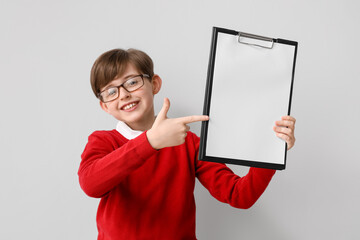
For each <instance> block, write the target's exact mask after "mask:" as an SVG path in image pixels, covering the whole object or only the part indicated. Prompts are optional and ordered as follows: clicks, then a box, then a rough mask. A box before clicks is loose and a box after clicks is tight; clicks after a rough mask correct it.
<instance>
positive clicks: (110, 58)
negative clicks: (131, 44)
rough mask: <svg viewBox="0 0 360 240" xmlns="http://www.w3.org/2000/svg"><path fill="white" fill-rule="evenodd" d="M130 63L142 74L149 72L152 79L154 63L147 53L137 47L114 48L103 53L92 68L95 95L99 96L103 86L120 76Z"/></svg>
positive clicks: (91, 74) (91, 76) (91, 77)
mask: <svg viewBox="0 0 360 240" xmlns="http://www.w3.org/2000/svg"><path fill="white" fill-rule="evenodd" d="M129 63H131V64H133V65H134V67H135V68H136V69H137V70H138V71H139V72H140V73H141V74H148V75H149V76H150V78H149V79H150V81H151V79H152V77H153V76H154V64H153V61H152V60H151V58H150V57H149V56H148V55H147V54H146V53H144V52H143V51H140V50H137V49H128V50H124V49H113V50H110V51H107V52H105V53H103V54H101V55H100V57H98V58H97V59H96V61H95V62H94V65H93V66H92V68H91V73H90V83H91V88H92V90H93V92H94V94H95V96H96V97H98V94H99V93H100V90H101V88H103V87H105V86H106V85H107V84H108V83H110V82H111V81H112V80H114V79H115V78H117V77H120V76H121V75H122V74H123V73H124V71H125V69H126V66H127V65H128V64H129Z"/></svg>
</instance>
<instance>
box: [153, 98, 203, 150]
mask: <svg viewBox="0 0 360 240" xmlns="http://www.w3.org/2000/svg"><path fill="white" fill-rule="evenodd" d="M169 108H170V101H169V99H168V98H165V99H164V104H163V107H162V109H161V110H160V112H159V114H158V116H157V117H156V119H155V122H154V124H153V126H152V127H151V129H150V130H149V131H147V133H146V135H147V138H148V140H149V143H150V145H151V146H152V147H153V148H154V149H161V148H165V147H172V146H177V145H180V144H183V143H184V142H185V138H186V135H187V132H188V131H189V130H190V127H189V126H188V125H187V124H188V123H192V122H199V121H207V120H209V117H208V116H204V115H193V116H187V117H181V118H168V117H167V113H168V111H169Z"/></svg>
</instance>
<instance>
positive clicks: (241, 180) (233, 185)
mask: <svg viewBox="0 0 360 240" xmlns="http://www.w3.org/2000/svg"><path fill="white" fill-rule="evenodd" d="M195 142H196V145H197V146H196V147H197V148H196V149H197V153H196V159H195V162H196V164H195V166H196V176H197V178H198V179H199V181H200V182H201V184H202V185H203V186H204V187H205V188H206V189H208V191H209V192H210V194H211V195H212V196H213V197H215V198H216V199H217V200H219V201H221V202H224V203H228V204H230V205H231V206H233V207H236V208H243V209H248V208H250V207H251V206H252V205H253V204H254V203H255V202H256V201H257V200H258V199H259V197H260V196H261V195H262V193H263V192H264V191H265V189H266V187H267V186H268V184H269V182H270V180H271V178H272V176H273V175H274V174H275V170H271V169H262V168H254V167H251V168H250V170H249V172H248V173H247V174H246V175H245V176H243V177H239V176H237V175H236V174H235V173H234V172H233V171H232V170H231V169H230V168H228V167H227V166H226V165H225V164H221V163H213V162H205V161H199V160H198V149H199V138H198V137H197V136H196V140H195Z"/></svg>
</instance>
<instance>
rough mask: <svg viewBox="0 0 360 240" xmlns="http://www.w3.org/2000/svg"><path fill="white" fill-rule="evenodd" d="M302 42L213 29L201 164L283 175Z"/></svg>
mask: <svg viewBox="0 0 360 240" xmlns="http://www.w3.org/2000/svg"><path fill="white" fill-rule="evenodd" d="M297 47H298V43H297V42H295V41H290V40H285V39H275V38H269V37H264V36H260V35H255V34H249V33H243V32H239V31H235V30H229V29H225V28H218V27H213V32H212V43H211V49H210V57H209V65H208V73H207V82H206V89H205V100H204V109H203V114H204V115H208V116H209V117H210V120H209V121H206V122H202V125H201V134H200V147H199V160H202V161H210V162H221V163H229V164H236V165H244V166H250V167H260V168H270V169H276V170H283V169H285V166H286V152H287V144H286V142H285V141H283V140H282V139H280V138H278V137H277V136H276V135H275V132H274V131H273V126H274V125H275V121H276V120H280V118H281V116H285V115H290V109H291V98H292V91H293V82H294V74H295V64H296V55H297Z"/></svg>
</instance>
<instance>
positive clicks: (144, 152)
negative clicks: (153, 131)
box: [133, 131, 157, 160]
mask: <svg viewBox="0 0 360 240" xmlns="http://www.w3.org/2000/svg"><path fill="white" fill-rule="evenodd" d="M133 141H136V145H137V146H141V147H140V148H134V150H136V153H137V154H138V155H139V156H141V158H143V159H144V160H146V159H148V158H149V157H150V156H151V155H153V154H154V153H156V152H157V150H156V149H154V148H153V147H152V146H151V144H150V142H149V140H148V138H147V136H146V131H145V132H143V133H142V134H141V135H139V136H138V137H137V138H135V139H133Z"/></svg>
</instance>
